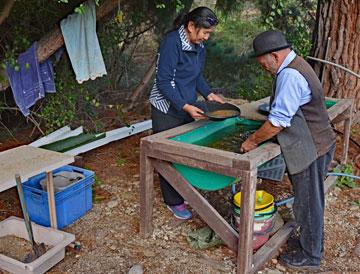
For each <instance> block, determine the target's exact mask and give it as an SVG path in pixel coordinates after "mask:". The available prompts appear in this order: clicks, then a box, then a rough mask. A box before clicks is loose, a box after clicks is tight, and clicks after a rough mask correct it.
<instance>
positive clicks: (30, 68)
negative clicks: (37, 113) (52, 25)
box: [6, 42, 56, 116]
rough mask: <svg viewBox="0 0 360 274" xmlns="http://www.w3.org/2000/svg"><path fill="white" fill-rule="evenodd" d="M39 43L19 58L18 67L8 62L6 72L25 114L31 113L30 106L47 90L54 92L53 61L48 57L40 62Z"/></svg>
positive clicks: (34, 44) (17, 103) (16, 98)
mask: <svg viewBox="0 0 360 274" xmlns="http://www.w3.org/2000/svg"><path fill="white" fill-rule="evenodd" d="M36 49H37V43H36V42H34V43H33V44H32V46H31V47H30V48H29V49H28V50H27V51H26V52H24V53H22V54H20V55H19V58H18V59H17V66H18V69H16V68H15V67H12V66H11V65H10V64H6V72H7V75H8V78H9V82H10V86H11V89H12V92H13V95H14V99H15V102H16V105H17V106H18V107H19V109H20V111H21V113H22V114H23V115H24V116H28V115H29V113H30V112H29V108H30V107H31V106H33V105H34V104H35V102H36V101H37V100H39V99H41V98H43V97H45V92H50V93H54V92H55V91H56V90H55V83H54V71H53V67H52V63H51V61H50V60H49V59H48V60H46V61H45V62H43V63H41V64H39V62H38V58H37V54H36Z"/></svg>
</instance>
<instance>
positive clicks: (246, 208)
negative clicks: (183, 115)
mask: <svg viewBox="0 0 360 274" xmlns="http://www.w3.org/2000/svg"><path fill="white" fill-rule="evenodd" d="M352 107H353V100H350V99H346V100H345V99H344V100H339V101H338V102H337V103H336V104H335V105H334V106H333V107H331V108H330V109H329V110H328V113H329V116H330V119H331V121H332V122H333V123H340V122H344V142H343V156H342V161H343V162H345V161H346V159H347V150H348V145H349V136H350V125H351V114H352ZM206 123H209V121H196V122H193V123H190V124H186V125H183V126H180V127H177V128H173V129H170V130H167V131H163V132H160V133H157V134H154V135H151V136H148V137H145V138H142V139H141V143H140V149H141V152H140V153H141V154H140V233H141V234H142V235H143V236H148V235H150V234H151V233H152V212H153V174H154V170H156V171H157V172H158V173H160V174H161V175H162V176H163V177H164V178H165V179H166V180H167V181H168V182H169V183H170V184H171V185H172V186H173V187H174V188H175V189H176V191H178V192H179V193H180V195H182V197H184V199H185V200H186V201H187V202H188V203H189V204H190V206H191V207H192V208H193V209H194V210H195V211H196V212H197V213H198V214H199V215H200V217H201V218H202V219H203V220H204V221H205V222H206V223H207V224H208V225H209V226H210V227H211V228H212V229H213V230H214V231H215V232H216V233H217V234H218V235H219V236H220V237H221V239H222V240H223V241H224V242H225V244H226V245H227V246H228V247H229V248H230V249H232V250H234V251H235V252H237V273H255V272H256V271H257V270H258V269H259V268H260V267H261V266H262V265H263V264H264V263H265V262H266V261H268V260H269V259H270V258H272V257H274V256H275V255H276V254H277V252H278V248H279V247H280V246H281V245H282V244H284V243H285V242H286V240H287V238H288V237H289V235H290V233H291V231H292V230H293V228H294V226H295V223H294V222H293V221H290V222H287V223H286V224H285V225H284V226H283V227H282V228H281V229H280V230H279V231H278V232H277V233H276V234H275V235H273V236H272V237H271V238H270V240H269V241H268V242H266V244H265V245H263V246H262V247H261V248H260V249H259V250H258V251H257V252H256V253H255V254H254V255H253V249H252V240H253V220H254V207H255V193H256V182H257V167H258V166H260V165H261V164H263V163H265V162H267V161H268V160H270V159H272V158H274V157H276V156H277V155H279V154H280V147H279V145H277V144H274V143H267V144H265V145H263V146H261V147H258V148H256V149H254V150H252V151H250V152H247V153H245V154H237V153H232V152H227V151H222V150H218V149H213V148H208V147H201V146H197V145H193V144H186V143H180V142H177V141H173V140H170V139H169V138H172V137H174V136H177V135H180V134H183V133H185V132H188V131H191V130H194V129H195V128H198V127H200V126H203V125H205V124H206ZM210 123H211V122H210ZM172 163H179V164H184V165H187V166H191V167H195V168H199V169H203V170H208V171H212V172H216V173H219V174H223V175H227V176H231V177H235V178H239V179H240V180H241V191H242V197H243V198H242V199H241V215H240V227H239V229H238V231H239V233H237V232H236V231H235V230H234V229H233V228H232V227H231V225H229V224H228V223H227V222H226V220H225V219H224V218H223V217H222V216H221V215H220V214H219V213H218V212H217V211H216V210H215V209H214V208H213V207H212V206H211V205H210V203H209V202H208V201H207V200H206V199H205V198H204V197H203V196H202V195H201V194H200V193H199V191H198V190H197V189H196V188H194V187H193V186H192V185H190V184H189V183H188V182H187V181H186V180H185V179H184V178H183V176H182V175H181V174H180V173H179V172H178V171H177V170H176V169H175V168H174V167H173V165H172Z"/></svg>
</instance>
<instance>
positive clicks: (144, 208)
mask: <svg viewBox="0 0 360 274" xmlns="http://www.w3.org/2000/svg"><path fill="white" fill-rule="evenodd" d="M140 151H141V154H140V234H141V235H142V236H144V237H145V236H148V235H150V234H151V233H152V229H153V228H152V214H153V204H154V194H153V192H154V168H153V165H152V162H151V161H152V160H151V158H150V157H147V156H146V146H142V148H141V150H140Z"/></svg>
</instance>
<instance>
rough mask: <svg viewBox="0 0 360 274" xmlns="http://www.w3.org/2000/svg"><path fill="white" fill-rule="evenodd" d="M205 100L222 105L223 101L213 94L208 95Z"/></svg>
mask: <svg viewBox="0 0 360 274" xmlns="http://www.w3.org/2000/svg"><path fill="white" fill-rule="evenodd" d="M207 99H208V100H209V101H215V102H218V103H220V104H224V103H225V101H224V100H223V99H221V97H220V96H218V95H216V94H215V93H210V94H209V95H208V96H207Z"/></svg>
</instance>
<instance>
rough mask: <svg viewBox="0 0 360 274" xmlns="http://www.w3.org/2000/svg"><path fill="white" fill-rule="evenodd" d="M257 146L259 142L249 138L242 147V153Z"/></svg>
mask: <svg viewBox="0 0 360 274" xmlns="http://www.w3.org/2000/svg"><path fill="white" fill-rule="evenodd" d="M256 147H257V144H256V143H254V142H253V141H252V140H250V138H248V139H247V140H246V141H245V142H244V143H242V145H241V147H240V153H245V152H248V151H250V150H253V149H255V148H256Z"/></svg>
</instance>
